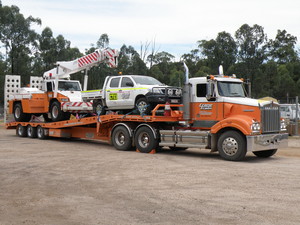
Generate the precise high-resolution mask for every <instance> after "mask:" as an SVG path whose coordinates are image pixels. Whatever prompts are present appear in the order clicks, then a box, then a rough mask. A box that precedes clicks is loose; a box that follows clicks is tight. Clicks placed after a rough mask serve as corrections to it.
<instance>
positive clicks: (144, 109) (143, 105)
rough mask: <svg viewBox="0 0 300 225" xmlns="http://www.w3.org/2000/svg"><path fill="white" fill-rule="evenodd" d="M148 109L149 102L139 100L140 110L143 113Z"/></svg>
mask: <svg viewBox="0 0 300 225" xmlns="http://www.w3.org/2000/svg"><path fill="white" fill-rule="evenodd" d="M146 109H147V103H146V102H144V101H141V102H139V104H138V110H139V111H140V112H141V113H143V112H145V111H146Z"/></svg>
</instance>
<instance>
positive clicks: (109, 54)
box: [78, 49, 118, 67]
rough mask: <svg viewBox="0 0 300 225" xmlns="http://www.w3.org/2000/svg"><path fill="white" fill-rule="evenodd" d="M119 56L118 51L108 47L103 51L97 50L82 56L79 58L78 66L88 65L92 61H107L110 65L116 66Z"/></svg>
mask: <svg viewBox="0 0 300 225" xmlns="http://www.w3.org/2000/svg"><path fill="white" fill-rule="evenodd" d="M117 56H118V51H117V50H113V49H106V50H103V51H99V50H96V51H95V52H93V53H90V54H88V55H86V56H82V57H81V58H79V59H78V66H79V67H83V66H88V65H90V64H92V63H97V62H98V63H100V62H106V63H107V64H108V65H109V66H110V67H116V64H117V63H116V57H117Z"/></svg>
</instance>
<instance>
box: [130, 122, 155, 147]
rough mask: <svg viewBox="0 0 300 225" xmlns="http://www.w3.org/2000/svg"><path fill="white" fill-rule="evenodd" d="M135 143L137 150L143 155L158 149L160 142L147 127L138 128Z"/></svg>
mask: <svg viewBox="0 0 300 225" xmlns="http://www.w3.org/2000/svg"><path fill="white" fill-rule="evenodd" d="M134 142H135V145H136V147H137V149H138V150H139V151H140V152H142V153H150V152H151V151H152V150H154V149H156V148H157V147H158V140H157V139H155V136H154V134H153V131H152V130H151V129H150V128H149V127H146V126H142V127H140V128H138V130H137V131H136V133H135V137H134Z"/></svg>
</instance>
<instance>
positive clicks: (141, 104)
mask: <svg viewBox="0 0 300 225" xmlns="http://www.w3.org/2000/svg"><path fill="white" fill-rule="evenodd" d="M135 107H136V109H137V110H138V112H139V113H141V114H145V115H149V114H150V113H151V106H150V104H149V102H148V101H147V99H146V98H139V99H138V100H137V101H136V104H135Z"/></svg>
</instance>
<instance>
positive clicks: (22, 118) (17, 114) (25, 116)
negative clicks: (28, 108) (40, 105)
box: [14, 102, 31, 122]
mask: <svg viewBox="0 0 300 225" xmlns="http://www.w3.org/2000/svg"><path fill="white" fill-rule="evenodd" d="M14 118H15V120H16V121H17V122H29V121H30V119H31V114H30V113H24V112H23V109H22V104H21V103H20V102H17V103H16V104H15V105H14Z"/></svg>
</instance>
